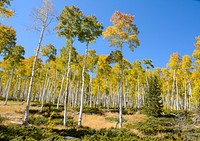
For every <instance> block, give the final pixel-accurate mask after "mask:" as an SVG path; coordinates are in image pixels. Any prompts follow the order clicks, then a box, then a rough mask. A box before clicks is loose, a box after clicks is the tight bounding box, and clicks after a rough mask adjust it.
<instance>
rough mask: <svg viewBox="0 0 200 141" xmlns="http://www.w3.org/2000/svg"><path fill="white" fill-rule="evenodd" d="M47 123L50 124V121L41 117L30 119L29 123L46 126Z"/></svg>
mask: <svg viewBox="0 0 200 141" xmlns="http://www.w3.org/2000/svg"><path fill="white" fill-rule="evenodd" d="M47 122H48V119H47V118H45V117H41V116H38V117H32V116H30V117H29V123H30V124H33V125H44V124H47Z"/></svg>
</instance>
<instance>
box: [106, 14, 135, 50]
mask: <svg viewBox="0 0 200 141" xmlns="http://www.w3.org/2000/svg"><path fill="white" fill-rule="evenodd" d="M133 19H134V16H132V15H130V14H125V13H121V12H118V11H116V12H115V13H114V14H113V15H112V17H111V19H110V21H111V22H112V23H113V26H109V27H108V28H107V29H106V30H105V31H104V32H103V36H104V38H108V39H109V42H110V46H118V47H120V48H121V47H122V44H123V43H128V44H129V48H130V49H131V50H132V51H133V50H134V49H133V48H134V47H137V46H138V45H139V39H138V38H137V34H138V33H139V32H138V29H137V27H136V25H135V24H134V22H133Z"/></svg>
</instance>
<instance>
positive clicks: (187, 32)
mask: <svg viewBox="0 0 200 141" xmlns="http://www.w3.org/2000/svg"><path fill="white" fill-rule="evenodd" d="M41 2H42V0H14V1H13V2H12V3H11V5H12V6H11V7H12V8H13V9H14V10H15V13H16V14H15V16H14V17H12V18H10V19H5V20H4V21H3V24H5V25H12V26H13V28H14V29H15V30H16V32H17V44H18V45H22V46H24V47H25V50H26V55H25V57H29V56H31V55H34V49H35V48H36V47H37V43H38V40H39V33H38V32H36V31H29V30H27V27H28V26H31V24H32V22H33V19H31V16H30V15H31V12H32V11H33V8H34V7H36V6H39V5H41ZM53 3H54V6H55V10H56V11H57V15H60V13H61V11H62V9H63V8H64V6H65V5H68V6H71V5H76V6H78V7H79V8H80V9H81V11H82V12H83V13H84V14H85V15H95V16H96V17H97V19H98V21H100V22H102V23H103V26H104V29H105V28H106V27H108V26H109V25H112V24H111V23H110V21H109V19H110V17H111V16H112V14H113V13H114V12H115V11H120V12H124V13H129V14H132V15H134V16H135V23H136V25H137V27H138V29H139V31H140V34H139V36H138V37H139V39H140V44H141V45H140V46H139V47H138V48H137V49H135V52H131V51H130V50H129V49H128V48H126V47H124V56H125V58H126V59H128V60H129V61H130V62H133V61H135V60H137V59H139V60H142V59H143V58H147V59H152V60H153V64H154V66H155V67H165V66H166V63H167V62H168V60H169V57H170V54H172V53H174V52H178V53H179V54H180V55H181V56H183V55H186V54H188V55H190V56H191V55H192V52H193V50H194V49H195V47H194V42H195V37H196V36H198V35H200V1H199V0H98V1H97V0H53ZM57 24H58V22H56V21H55V22H53V23H52V27H55V26H56V25H57ZM49 43H51V44H53V45H54V46H55V47H56V48H57V50H58V51H59V49H60V48H61V47H62V46H65V39H64V38H58V37H57V35H56V32H55V31H53V32H51V33H50V34H46V35H45V37H44V40H43V43H42V44H43V45H46V44H49ZM75 47H76V48H77V51H78V52H79V53H80V54H83V53H84V49H85V44H81V43H78V42H76V43H75ZM89 48H90V49H95V50H96V51H97V53H98V54H99V55H101V54H109V53H110V52H111V51H112V50H114V48H112V47H109V45H108V42H107V40H103V38H102V37H99V38H98V40H97V41H96V43H94V44H91V45H90V46H89Z"/></svg>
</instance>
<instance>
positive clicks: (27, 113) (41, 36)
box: [23, 19, 47, 125]
mask: <svg viewBox="0 0 200 141" xmlns="http://www.w3.org/2000/svg"><path fill="white" fill-rule="evenodd" d="M46 20H47V19H46ZM45 28H46V26H45V25H43V27H42V30H41V33H40V39H39V43H38V47H37V51H36V54H35V58H34V62H33V67H32V73H31V79H30V85H29V90H28V96H27V103H26V109H25V114H24V121H23V122H24V124H25V125H26V124H28V116H29V107H30V102H31V93H32V87H33V81H34V76H35V68H36V62H37V58H38V54H39V52H40V47H41V43H42V39H43V35H44V31H45Z"/></svg>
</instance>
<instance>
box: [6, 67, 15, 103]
mask: <svg viewBox="0 0 200 141" xmlns="http://www.w3.org/2000/svg"><path fill="white" fill-rule="evenodd" d="M14 70H15V68H13V69H12V72H11V74H10V80H9V85H8V90H7V91H6V100H5V102H4V105H7V102H8V95H9V93H10V87H11V84H12V78H13V74H14Z"/></svg>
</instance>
